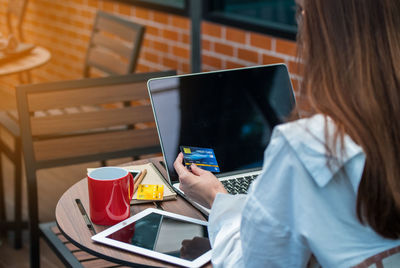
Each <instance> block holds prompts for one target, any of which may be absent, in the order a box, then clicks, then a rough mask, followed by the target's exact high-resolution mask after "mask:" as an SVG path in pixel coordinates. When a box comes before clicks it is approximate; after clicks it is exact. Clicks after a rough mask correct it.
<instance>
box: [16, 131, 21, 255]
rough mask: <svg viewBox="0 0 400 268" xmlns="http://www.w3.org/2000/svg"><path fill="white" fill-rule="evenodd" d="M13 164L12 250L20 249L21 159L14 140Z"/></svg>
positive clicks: (19, 149) (18, 142) (17, 141)
mask: <svg viewBox="0 0 400 268" xmlns="http://www.w3.org/2000/svg"><path fill="white" fill-rule="evenodd" d="M14 148H15V158H14V160H15V162H14V193H15V194H14V205H15V207H14V219H15V231H14V232H15V237H14V248H15V249H20V248H21V247H22V229H23V228H22V157H21V139H20V138H15V142H14Z"/></svg>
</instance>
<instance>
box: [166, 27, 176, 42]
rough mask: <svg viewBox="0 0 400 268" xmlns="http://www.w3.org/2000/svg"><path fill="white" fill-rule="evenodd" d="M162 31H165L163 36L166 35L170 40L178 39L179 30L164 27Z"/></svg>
mask: <svg viewBox="0 0 400 268" xmlns="http://www.w3.org/2000/svg"><path fill="white" fill-rule="evenodd" d="M162 33H163V34H162V36H163V37H165V38H167V39H169V40H172V41H178V33H177V32H175V31H171V30H167V29H164V30H163V31H162Z"/></svg>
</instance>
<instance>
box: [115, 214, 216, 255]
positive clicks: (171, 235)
mask: <svg viewBox="0 0 400 268" xmlns="http://www.w3.org/2000/svg"><path fill="white" fill-rule="evenodd" d="M107 238H109V239H113V240H117V241H120V242H123V243H128V244H130V245H133V246H137V247H141V248H145V249H149V250H154V251H156V252H159V253H164V254H167V255H171V256H174V257H177V258H181V259H185V260H189V261H192V260H194V259H196V258H198V257H199V256H201V255H203V254H204V253H206V252H207V251H209V250H210V249H211V245H210V241H209V239H208V233H207V227H206V226H204V225H200V224H196V223H191V222H186V221H182V220H179V219H175V218H171V217H168V216H165V215H161V214H157V213H150V214H148V215H147V216H145V217H143V218H141V219H139V220H137V221H136V222H133V223H130V224H127V225H126V226H125V227H123V228H121V229H119V230H118V231H116V232H114V233H112V234H110V235H108V236H107Z"/></svg>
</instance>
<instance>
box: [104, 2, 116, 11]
mask: <svg viewBox="0 0 400 268" xmlns="http://www.w3.org/2000/svg"><path fill="white" fill-rule="evenodd" d="M101 9H102V10H104V11H107V12H114V1H104V0H103V1H102V5H101Z"/></svg>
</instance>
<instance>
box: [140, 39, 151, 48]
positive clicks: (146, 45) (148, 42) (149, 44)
mask: <svg viewBox="0 0 400 268" xmlns="http://www.w3.org/2000/svg"><path fill="white" fill-rule="evenodd" d="M142 47H151V48H152V47H153V41H150V40H148V39H146V38H145V39H144V40H143V44H142Z"/></svg>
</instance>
